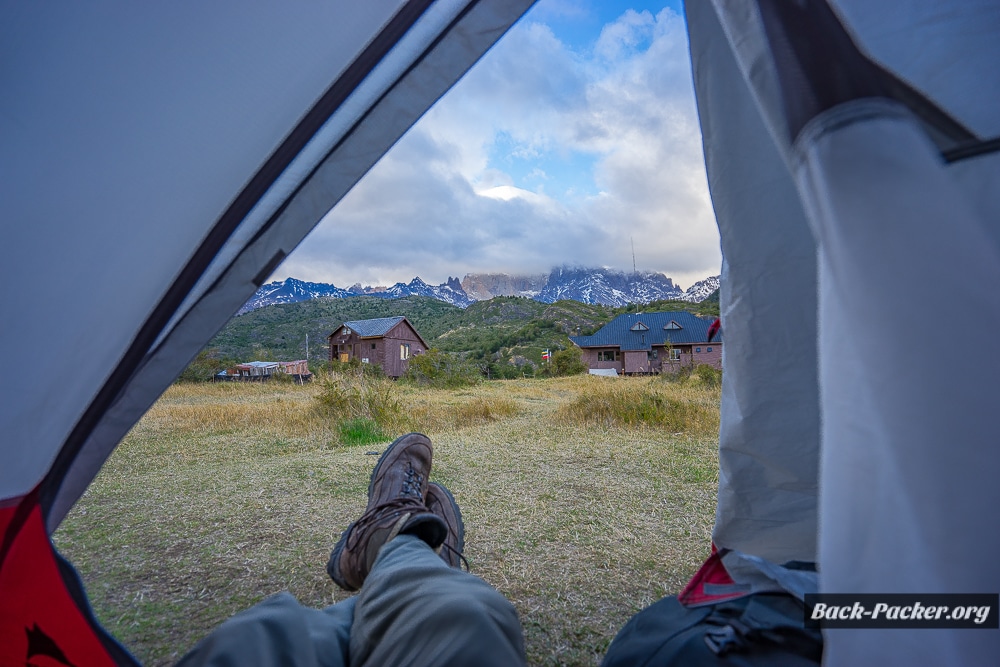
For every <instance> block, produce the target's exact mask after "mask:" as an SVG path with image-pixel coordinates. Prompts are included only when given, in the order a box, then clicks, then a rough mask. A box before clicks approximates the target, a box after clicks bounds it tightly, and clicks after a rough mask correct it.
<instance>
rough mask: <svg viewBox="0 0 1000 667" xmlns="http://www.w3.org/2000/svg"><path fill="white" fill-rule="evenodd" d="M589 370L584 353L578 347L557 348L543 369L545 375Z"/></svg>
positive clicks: (575, 373) (568, 373) (572, 373)
mask: <svg viewBox="0 0 1000 667" xmlns="http://www.w3.org/2000/svg"><path fill="white" fill-rule="evenodd" d="M586 372H587V364H585V363H583V355H582V352H581V350H580V348H578V347H571V348H569V349H566V350H556V351H555V352H554V353H553V354H552V358H551V359H549V363H548V364H546V366H545V367H544V368H543V369H542V373H543V375H549V376H554V377H559V376H562V375H579V374H581V373H586Z"/></svg>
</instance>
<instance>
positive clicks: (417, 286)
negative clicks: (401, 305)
mask: <svg viewBox="0 0 1000 667" xmlns="http://www.w3.org/2000/svg"><path fill="white" fill-rule="evenodd" d="M369 294H370V295H371V296H377V297H381V298H384V299H399V298H401V297H404V296H429V297H431V298H433V299H437V300H438V301H444V302H445V303H450V304H451V305H453V306H458V307H459V308H466V307H468V305H469V304H470V303H472V302H473V299H470V298H469V296H468V295H467V294H466V293H465V290H463V289H462V283H460V282H459V281H458V278H451V277H449V278H448V281H447V282H444V283H441V284H440V285H428V284H427V283H425V282H424V281H423V280H421V279H420V278H414V279H413V280H411V281H410V282H409V284H407V283H396V284H395V285H393V286H392V287H390V288H388V289H386V290H385V291H384V292H369Z"/></svg>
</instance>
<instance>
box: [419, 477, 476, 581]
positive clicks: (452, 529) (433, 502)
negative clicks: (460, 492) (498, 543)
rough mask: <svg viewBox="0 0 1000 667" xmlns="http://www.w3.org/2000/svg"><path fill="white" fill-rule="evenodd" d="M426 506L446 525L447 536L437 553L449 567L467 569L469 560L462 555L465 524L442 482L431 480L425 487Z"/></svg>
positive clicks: (453, 499)
mask: <svg viewBox="0 0 1000 667" xmlns="http://www.w3.org/2000/svg"><path fill="white" fill-rule="evenodd" d="M427 508H428V509H429V510H430V511H432V512H434V514H436V515H438V516H439V517H441V518H442V519H443V520H444V522H445V523H446V524H447V525H448V537H447V538H445V541H444V542H442V543H441V546H440V547H439V548H438V555H439V556H441V558H442V560H444V562H445V563H447V564H448V565H450V566H451V567H457V568H461V567H462V563H465V569H466V570H468V569H469V561H467V560H465V556H463V555H462V549H464V548H465V524H464V523H463V522H462V511H461V510H460V509H458V503H457V502H455V496H453V495H451V491H449V490H448V487H446V486H445V485H444V484H438V483H437V482H431V484H430V486H428V487H427Z"/></svg>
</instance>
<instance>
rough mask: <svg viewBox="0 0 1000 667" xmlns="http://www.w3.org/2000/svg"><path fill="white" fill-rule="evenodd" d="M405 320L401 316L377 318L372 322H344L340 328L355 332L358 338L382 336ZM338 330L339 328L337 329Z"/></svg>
mask: <svg viewBox="0 0 1000 667" xmlns="http://www.w3.org/2000/svg"><path fill="white" fill-rule="evenodd" d="M405 319H406V318H405V317H403V316H402V315H397V316H396V317H377V318H375V319H374V320H354V321H353V322H344V323H343V324H342V325H340V326H344V327H348V328H349V329H351V330H352V331H356V332H357V334H358V335H359V336H362V337H368V336H384V335H386V334H387V333H389V332H390V331H392V328H393V327H394V326H396V325H397V324H399V323H400V322H402V321H403V320H405ZM337 330H338V331H339V330H340V327H337Z"/></svg>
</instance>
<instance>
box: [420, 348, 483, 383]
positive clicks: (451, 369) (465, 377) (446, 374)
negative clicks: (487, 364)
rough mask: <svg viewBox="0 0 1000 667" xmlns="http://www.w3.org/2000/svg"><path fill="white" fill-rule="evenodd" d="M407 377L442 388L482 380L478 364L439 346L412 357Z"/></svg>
mask: <svg viewBox="0 0 1000 667" xmlns="http://www.w3.org/2000/svg"><path fill="white" fill-rule="evenodd" d="M405 377H406V379H408V380H410V381H411V382H415V383H417V384H421V385H426V386H429V387H437V388H441V389H454V388H457V387H466V386H469V385H473V384H477V383H478V382H480V381H481V380H482V375H480V373H479V369H478V368H477V367H476V366H474V365H473V364H471V363H469V362H468V361H465V360H463V359H459V358H458V357H454V356H452V355H450V354H448V353H446V352H441V351H440V350H438V349H437V348H431V349H430V350H427V351H426V352H424V353H423V354H418V355H416V356H415V357H412V358H411V359H410V366H409V368H408V369H407V371H406V376H405Z"/></svg>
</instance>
